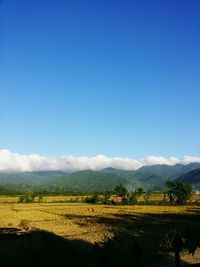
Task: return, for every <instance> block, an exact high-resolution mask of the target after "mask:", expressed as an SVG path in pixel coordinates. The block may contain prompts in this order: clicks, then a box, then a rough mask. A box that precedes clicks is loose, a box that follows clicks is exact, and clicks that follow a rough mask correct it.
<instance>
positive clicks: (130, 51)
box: [0, 0, 200, 158]
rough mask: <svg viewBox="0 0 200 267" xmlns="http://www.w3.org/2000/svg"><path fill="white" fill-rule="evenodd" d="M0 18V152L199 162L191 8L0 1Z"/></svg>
mask: <svg viewBox="0 0 200 267" xmlns="http://www.w3.org/2000/svg"><path fill="white" fill-rule="evenodd" d="M0 13H1V35H0V39H1V40H0V41H1V44H0V49H1V52H0V53H1V64H0V73H1V76H0V86H1V89H0V148H6V149H9V150H11V151H14V152H18V153H36V154H42V155H50V156H59V155H75V156H80V155H87V156H89V157H90V156H95V155H98V154H104V155H107V156H109V157H114V156H118V157H131V158H140V157H146V156H148V155H155V156H158V155H163V156H166V157H169V156H176V157H182V156H183V155H193V156H199V155H200V153H199V151H200V141H199V139H200V135H199V133H200V123H199V118H200V105H199V99H200V49H199V48H200V16H199V13H200V1H198V0H163V1H160V0H136V1H134V0H132V1H130V0H123V1H122V0H93V1H92V0H90V1H89V0H79V1H78V0H73V1H72V0H71V1H66V0H56V1H55V0H43V1H41V0H29V1H26V0H17V1H14V0H3V1H1V3H0Z"/></svg>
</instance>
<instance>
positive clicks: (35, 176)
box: [0, 171, 67, 186]
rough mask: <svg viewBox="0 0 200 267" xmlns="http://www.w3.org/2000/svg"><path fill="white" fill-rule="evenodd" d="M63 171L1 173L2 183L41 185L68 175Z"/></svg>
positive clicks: (0, 182)
mask: <svg viewBox="0 0 200 267" xmlns="http://www.w3.org/2000/svg"><path fill="white" fill-rule="evenodd" d="M66 175H67V174H66V173H65V172H61V171H39V172H18V173H3V172H1V173H0V184H2V185H5V184H26V185H32V186H40V185H42V184H44V183H49V182H51V181H54V180H55V179H57V178H60V177H63V176H66Z"/></svg>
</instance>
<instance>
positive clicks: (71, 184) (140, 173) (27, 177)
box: [0, 163, 200, 192]
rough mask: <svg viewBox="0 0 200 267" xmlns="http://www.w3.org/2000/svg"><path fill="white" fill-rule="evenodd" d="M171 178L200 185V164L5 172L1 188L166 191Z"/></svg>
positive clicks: (1, 175)
mask: <svg viewBox="0 0 200 267" xmlns="http://www.w3.org/2000/svg"><path fill="white" fill-rule="evenodd" d="M167 179H173V180H176V179H178V180H180V181H184V182H188V183H191V184H192V185H193V187H198V186H199V185H200V163H190V164H188V165H182V164H176V165H173V166H168V165H152V166H143V167H141V168H140V169H138V170H122V169H115V168H105V169H102V170H100V171H93V170H83V171H77V172H73V173H66V172H62V171H38V172H20V173H3V172H0V186H9V187H11V188H12V187H14V188H18V190H19V189H22V188H23V189H24V188H25V187H26V186H28V187H32V188H34V189H37V190H40V189H42V190H50V191H51V190H54V191H56V190H65V191H76V192H94V191H104V190H112V189H114V187H115V186H116V185H119V184H123V185H124V186H125V187H126V188H127V189H128V190H135V189H136V188H138V187H142V188H144V189H145V190H147V189H150V190H155V191H159V190H163V189H164V188H165V181H166V180H167Z"/></svg>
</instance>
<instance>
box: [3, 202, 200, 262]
mask: <svg viewBox="0 0 200 267" xmlns="http://www.w3.org/2000/svg"><path fill="white" fill-rule="evenodd" d="M55 198H57V199H56V201H57V200H58V199H59V198H60V197H49V198H47V199H48V200H49V202H50V200H51V201H52V199H53V200H55ZM8 199H9V200H10V202H11V203H2V201H1V203H0V214H1V216H0V227H1V228H9V227H10V228H15V227H17V228H25V229H30V228H32V229H38V230H45V231H48V232H50V233H53V234H55V235H56V236H60V237H62V238H64V239H66V240H68V241H70V240H71V241H74V240H80V241H81V242H83V243H84V244H87V245H88V246H92V245H93V244H95V242H101V241H103V240H106V239H108V238H111V237H114V236H115V237H116V239H117V238H118V239H119V240H120V241H119V243H120V246H122V247H123V248H122V249H125V250H127V251H128V250H130V247H131V245H132V244H133V242H134V240H138V241H139V243H140V244H141V247H142V248H143V250H144V254H145V255H146V256H145V260H144V266H148V264H149V262H154V260H155V259H156V261H157V260H158V259H159V258H161V260H162V259H165V260H167V259H168V260H171V254H170V253H169V252H166V251H162V250H161V249H160V247H161V245H162V243H163V242H164V240H165V238H166V235H167V234H169V235H170V234H173V233H174V231H175V230H179V231H182V232H183V233H184V234H185V235H186V238H188V239H189V240H190V241H191V240H192V245H193V246H194V245H195V246H196V238H197V237H198V238H197V239H198V240H199V234H200V232H199V219H200V206H194V205H193V206H160V205H152V206H151V205H147V206H144V205H134V206H130V205H129V206H125V205H124V206H112V205H92V204H85V203H31V204H20V203H15V202H12V201H11V200H13V199H10V198H8ZM1 200H2V199H1ZM6 200H7V199H6ZM198 240H197V242H198ZM193 241H194V242H193ZM126 246H127V248H126ZM182 259H183V260H184V262H185V263H187V262H194V263H199V262H200V256H199V253H198V250H197V252H196V254H195V257H191V256H189V255H188V254H187V253H184V254H183V257H182ZM147 263H148V264H147ZM149 266H151V265H149ZM161 266H162V265H161Z"/></svg>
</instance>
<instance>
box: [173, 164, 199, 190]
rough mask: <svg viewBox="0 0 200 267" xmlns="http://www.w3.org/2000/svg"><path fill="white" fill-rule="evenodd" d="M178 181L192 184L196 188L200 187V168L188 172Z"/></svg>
mask: <svg viewBox="0 0 200 267" xmlns="http://www.w3.org/2000/svg"><path fill="white" fill-rule="evenodd" d="M177 180H178V181H181V182H186V183H190V184H192V185H193V186H194V187H199V186H200V168H199V169H196V170H193V171H190V172H187V173H186V174H184V175H182V176H180V177H179V178H178V179H177Z"/></svg>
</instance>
